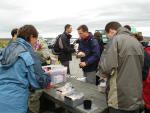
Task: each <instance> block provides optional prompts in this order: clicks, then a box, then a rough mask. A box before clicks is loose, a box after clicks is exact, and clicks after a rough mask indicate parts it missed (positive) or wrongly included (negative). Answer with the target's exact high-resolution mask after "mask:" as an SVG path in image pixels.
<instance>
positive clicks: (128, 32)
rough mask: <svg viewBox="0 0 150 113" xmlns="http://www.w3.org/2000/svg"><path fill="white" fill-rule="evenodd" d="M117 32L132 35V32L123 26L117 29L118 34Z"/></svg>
mask: <svg viewBox="0 0 150 113" xmlns="http://www.w3.org/2000/svg"><path fill="white" fill-rule="evenodd" d="M118 34H130V35H132V33H131V32H130V31H129V30H128V29H126V28H124V27H120V28H119V29H118V30H117V33H116V35H118Z"/></svg>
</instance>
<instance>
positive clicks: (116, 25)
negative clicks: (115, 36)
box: [105, 22, 121, 33]
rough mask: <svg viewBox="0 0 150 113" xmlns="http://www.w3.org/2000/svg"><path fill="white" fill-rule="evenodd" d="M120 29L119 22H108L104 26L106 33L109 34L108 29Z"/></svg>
mask: <svg viewBox="0 0 150 113" xmlns="http://www.w3.org/2000/svg"><path fill="white" fill-rule="evenodd" d="M120 27H121V24H120V23H119V22H109V23H108V24H106V26H105V31H106V33H109V30H110V29H113V30H118V29H119V28H120Z"/></svg>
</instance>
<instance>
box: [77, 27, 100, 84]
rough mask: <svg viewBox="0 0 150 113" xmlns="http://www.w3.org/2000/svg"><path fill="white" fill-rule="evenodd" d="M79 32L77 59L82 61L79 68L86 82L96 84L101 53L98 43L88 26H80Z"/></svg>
mask: <svg viewBox="0 0 150 113" xmlns="http://www.w3.org/2000/svg"><path fill="white" fill-rule="evenodd" d="M77 30H78V34H79V36H80V41H79V48H78V50H79V52H78V54H77V57H79V58H80V59H81V62H80V64H79V66H80V68H82V70H83V73H84V76H85V77H86V82H88V83H92V84H96V71H97V67H98V63H99V59H100V53H101V52H100V47H99V44H98V41H97V40H96V39H95V38H94V36H93V35H92V33H90V32H89V31H88V27H87V26H86V25H81V26H79V27H78V29H77Z"/></svg>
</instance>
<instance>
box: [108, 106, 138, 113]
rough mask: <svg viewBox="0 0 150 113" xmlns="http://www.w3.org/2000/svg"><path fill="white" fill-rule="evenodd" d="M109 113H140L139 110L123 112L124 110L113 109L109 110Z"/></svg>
mask: <svg viewBox="0 0 150 113" xmlns="http://www.w3.org/2000/svg"><path fill="white" fill-rule="evenodd" d="M109 113H140V110H135V111H125V110H119V109H114V108H111V107H110V108H109Z"/></svg>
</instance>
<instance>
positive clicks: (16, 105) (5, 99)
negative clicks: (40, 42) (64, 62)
mask: <svg viewBox="0 0 150 113" xmlns="http://www.w3.org/2000/svg"><path fill="white" fill-rule="evenodd" d="M37 37H38V32H37V30H36V28H35V27H34V26H32V25H24V26H23V27H21V28H20V29H19V31H18V36H17V39H16V41H14V42H12V43H11V44H10V45H8V46H7V47H6V48H5V49H4V50H3V51H1V53H0V92H1V93H0V113H27V108H28V97H29V87H32V88H33V89H38V88H45V87H47V86H48V84H49V83H50V76H48V75H47V74H45V73H44V71H43V70H42V68H41V64H40V61H39V59H38V57H37V56H36V55H35V53H34V51H33V46H34V44H35V43H36V41H37Z"/></svg>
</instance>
